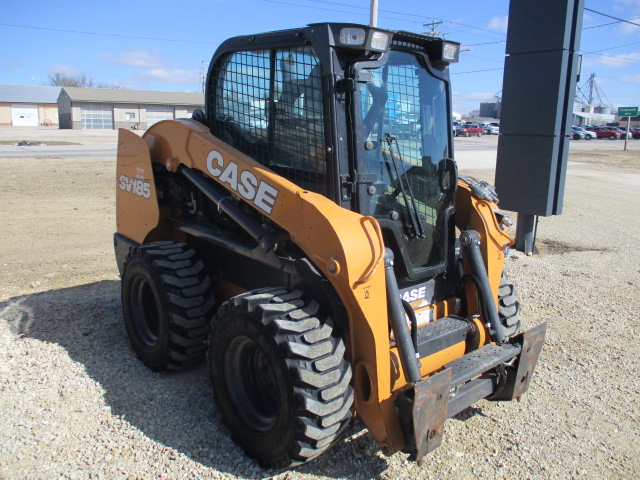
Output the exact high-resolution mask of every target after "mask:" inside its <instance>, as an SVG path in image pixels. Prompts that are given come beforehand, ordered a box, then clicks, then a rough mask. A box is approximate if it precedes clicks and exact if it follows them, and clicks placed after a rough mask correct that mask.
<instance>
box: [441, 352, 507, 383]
mask: <svg viewBox="0 0 640 480" xmlns="http://www.w3.org/2000/svg"><path fill="white" fill-rule="evenodd" d="M519 353H520V347H517V346H514V345H491V344H489V345H485V346H484V347H482V348H479V349H478V350H474V351H473V352H470V353H467V354H466V355H465V356H464V357H460V358H458V359H457V360H454V361H453V362H451V363H447V364H446V365H445V366H444V368H446V369H450V370H451V387H452V388H454V387H457V386H458V385H462V384H463V383H466V382H468V381H469V380H471V379H473V378H475V377H477V376H479V375H482V374H483V373H484V372H486V371H488V370H491V369H492V368H494V367H496V366H498V365H500V364H501V363H504V362H506V361H508V360H510V359H512V358H513V357H515V356H516V355H518V354H519Z"/></svg>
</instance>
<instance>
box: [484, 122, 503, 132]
mask: <svg viewBox="0 0 640 480" xmlns="http://www.w3.org/2000/svg"><path fill="white" fill-rule="evenodd" d="M480 125H482V128H483V129H484V132H483V133H484V134H485V135H499V134H500V127H497V126H495V125H491V124H490V123H481V124H480Z"/></svg>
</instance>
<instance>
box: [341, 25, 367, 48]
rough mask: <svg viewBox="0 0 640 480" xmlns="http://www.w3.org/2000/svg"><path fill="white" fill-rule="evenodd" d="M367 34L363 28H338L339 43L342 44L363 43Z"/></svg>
mask: <svg viewBox="0 0 640 480" xmlns="http://www.w3.org/2000/svg"><path fill="white" fill-rule="evenodd" d="M366 39H367V34H366V32H365V31H364V28H343V29H342V30H340V43H341V44H343V45H364V42H365V40H366Z"/></svg>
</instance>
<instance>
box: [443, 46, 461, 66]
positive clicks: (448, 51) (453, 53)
mask: <svg viewBox="0 0 640 480" xmlns="http://www.w3.org/2000/svg"><path fill="white" fill-rule="evenodd" d="M459 57H460V44H459V43H451V42H443V43H442V59H443V60H445V61H447V62H449V63H457V62H458V60H459Z"/></svg>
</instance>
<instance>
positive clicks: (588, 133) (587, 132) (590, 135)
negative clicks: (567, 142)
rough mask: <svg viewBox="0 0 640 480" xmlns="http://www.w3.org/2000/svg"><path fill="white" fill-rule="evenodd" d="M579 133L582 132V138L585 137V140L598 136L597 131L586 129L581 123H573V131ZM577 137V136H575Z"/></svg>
mask: <svg viewBox="0 0 640 480" xmlns="http://www.w3.org/2000/svg"><path fill="white" fill-rule="evenodd" d="M576 132H577V133H579V134H582V135H580V138H584V139H585V140H591V139H593V138H597V137H598V135H596V132H592V131H590V130H585V129H584V127H583V126H581V125H573V126H572V127H571V133H576ZM574 138H575V137H574Z"/></svg>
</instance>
